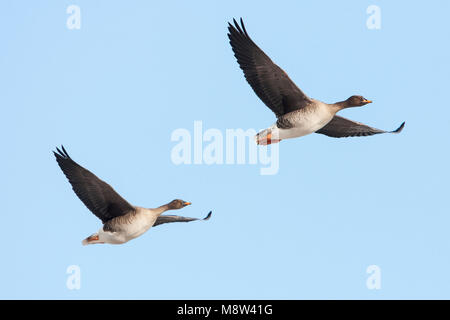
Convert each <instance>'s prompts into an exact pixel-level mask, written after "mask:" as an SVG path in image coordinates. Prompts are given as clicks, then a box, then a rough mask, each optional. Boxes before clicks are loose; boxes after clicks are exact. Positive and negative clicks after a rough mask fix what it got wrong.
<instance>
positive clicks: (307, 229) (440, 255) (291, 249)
mask: <svg viewBox="0 0 450 320" xmlns="http://www.w3.org/2000/svg"><path fill="white" fill-rule="evenodd" d="M72 4H75V5H78V6H79V7H80V8H81V29H79V30H69V29H68V28H67V27H66V20H67V18H68V17H69V15H68V14H67V13H66V9H67V7H68V6H69V5H72ZM369 5H378V6H379V7H380V9H381V29H380V30H369V29H368V28H367V26H366V20H367V19H368V17H369V15H368V14H367V13H366V9H367V7H368V6H369ZM449 12H450V2H448V1H444V0H442V1H437V0H436V1H422V2H420V3H419V2H417V3H413V4H412V3H411V2H410V1H381V0H370V1H360V0H354V1H345V2H342V1H341V2H338V1H276V2H274V1H246V2H243V1H234V0H230V1H222V2H219V1H163V2H162V1H88V0H73V1H56V0H55V1H2V2H1V4H0V38H1V39H2V46H1V48H2V49H1V50H0V88H1V89H0V92H1V93H0V108H1V117H0V137H1V146H2V151H1V158H0V159H1V160H0V164H1V165H0V171H1V182H0V194H1V199H2V201H1V202H2V206H1V207H2V208H1V211H2V212H1V226H2V228H1V229H2V231H1V233H0V240H1V260H0V261H1V263H0V298H27V299H37V298H40V299H41V298H44V299H47V298H60V299H101V298H113V299H116V298H125V299H197V298H198V299H219V298H238V299H239V298H245V299H251V298H255V299H272V298H274V299H303V298H325V299H334V298H342V299H348V298H358V299H393V298H447V299H448V298H450V273H449V270H450V232H449V226H450V212H449V209H448V199H449V188H448V181H449V179H450V175H449V167H448V164H449V160H450V153H449V137H450V102H449V80H450V79H449V75H450V62H449V61H450V60H449V56H450V54H449V53H450V45H449V38H450V25H449V22H448V14H449ZM233 17H236V18H238V17H243V18H244V20H245V22H246V27H247V31H248V32H249V33H250V35H251V36H252V38H253V40H254V41H255V42H256V43H257V44H258V45H259V46H260V47H261V48H262V49H263V50H264V51H265V52H266V53H267V54H268V55H269V56H270V57H271V58H272V59H273V60H274V61H275V62H276V63H277V64H278V65H280V67H282V68H283V69H284V70H286V72H287V73H288V74H289V75H290V77H291V78H292V79H293V80H294V81H295V82H296V83H297V85H298V86H299V87H300V88H302V89H303V90H304V91H305V92H306V93H307V94H308V95H309V96H311V97H313V98H317V99H320V100H323V101H326V102H335V101H339V100H343V99H346V98H347V97H349V96H350V95H352V94H361V95H364V96H365V97H366V98H368V99H372V100H374V103H373V104H370V105H367V106H365V107H363V108H358V109H351V110H345V112H342V115H344V116H345V117H349V118H351V119H354V120H357V121H361V122H364V123H367V124H369V125H372V126H374V127H377V128H381V129H386V130H392V129H395V128H397V126H398V125H399V124H400V123H401V122H402V121H406V127H405V129H404V131H403V132H402V133H401V134H400V135H379V136H373V137H368V138H347V139H333V138H328V137H326V136H322V135H310V136H307V137H303V138H300V139H293V140H287V141H283V142H282V143H281V144H280V170H279V172H278V174H276V175H272V176H262V175H260V173H259V169H260V166H259V165H251V164H245V165H205V164H204V165H178V166H177V165H175V164H173V163H172V161H171V157H170V153H171V150H172V148H173V147H174V145H175V143H174V142H172V141H171V140H170V137H171V134H172V132H173V131H174V130H175V129H178V128H186V129H188V130H191V131H192V130H193V124H194V121H195V120H201V121H203V127H204V130H206V129H208V128H217V129H219V130H222V131H223V132H224V131H225V130H226V129H233V128H244V129H247V128H256V129H261V128H264V127H267V126H269V125H271V124H272V123H273V121H274V120H275V118H274V115H273V114H272V112H271V111H270V110H269V109H268V108H266V107H265V105H264V104H263V103H262V102H261V101H260V100H259V99H258V98H257V96H256V95H255V94H254V93H253V91H252V90H251V88H250V86H249V85H248V84H247V83H246V81H245V79H244V77H243V74H242V71H241V70H240V69H239V67H238V65H237V62H236V60H235V58H234V56H233V54H232V51H231V48H230V45H229V43H228V38H227V22H228V21H230V20H231V19H232V18H233ZM60 144H64V145H65V147H66V148H67V150H68V152H69V153H70V155H71V156H72V158H73V159H74V160H76V161H77V162H78V163H80V164H81V165H83V166H85V167H86V168H88V169H89V170H91V171H92V172H94V173H95V174H97V175H98V176H99V177H100V178H102V179H104V180H105V181H107V182H108V183H110V184H111V185H112V186H113V187H114V188H115V189H116V190H117V191H118V192H119V193H120V194H121V195H122V196H123V197H125V198H126V199H127V200H129V201H130V202H131V203H133V204H136V205H140V206H145V207H155V206H159V205H161V204H164V203H166V202H168V201H170V200H172V199H174V198H181V199H184V200H186V201H192V203H193V205H192V206H190V207H187V208H184V209H183V210H180V211H177V212H176V214H180V215H186V216H191V217H203V216H204V215H205V214H206V213H207V212H208V211H209V210H213V216H212V218H211V220H210V221H208V222H192V223H188V224H166V225H163V226H159V227H157V228H155V229H151V230H150V231H149V232H148V233H146V234H144V235H143V236H142V237H140V238H137V239H135V240H133V241H131V242H128V243H127V244H124V245H121V246H112V245H95V246H82V245H81V240H82V239H84V238H85V237H86V236H89V235H90V234H91V233H93V232H95V231H97V230H98V228H100V226H101V223H100V221H99V220H98V219H97V218H96V217H95V216H94V215H92V214H91V213H90V212H89V211H88V209H86V208H85V207H84V205H83V204H82V202H81V201H80V200H78V198H77V197H76V196H75V194H74V193H73V192H72V190H71V187H70V185H69V183H68V181H67V180H66V178H65V177H64V175H63V173H62V172H61V170H60V169H59V167H58V166H57V163H56V162H55V160H54V156H53V154H52V150H54V148H55V146H58V145H60ZM70 265H77V266H79V267H80V270H81V288H80V289H79V290H69V289H68V288H67V286H66V281H67V278H68V276H69V275H68V274H67V273H66V270H67V267H68V266H70ZM370 265H377V266H379V267H380V269H381V289H380V290H369V289H368V288H367V286H366V279H367V278H368V277H369V275H368V274H367V273H366V269H367V267H368V266H370Z"/></svg>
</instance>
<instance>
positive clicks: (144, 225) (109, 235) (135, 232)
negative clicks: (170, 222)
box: [99, 214, 157, 244]
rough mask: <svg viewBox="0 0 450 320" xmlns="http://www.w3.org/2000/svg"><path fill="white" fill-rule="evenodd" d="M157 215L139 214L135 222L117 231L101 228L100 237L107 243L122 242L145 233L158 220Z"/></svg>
mask: <svg viewBox="0 0 450 320" xmlns="http://www.w3.org/2000/svg"><path fill="white" fill-rule="evenodd" d="M156 218H157V217H156V216H152V215H146V214H139V215H137V216H136V218H135V219H134V220H133V223H130V224H126V225H124V226H122V228H121V229H122V230H120V231H117V232H109V231H106V232H105V231H103V229H100V231H99V236H100V239H101V240H102V241H104V242H106V243H111V244H121V243H125V242H128V241H130V240H132V239H134V238H137V237H139V236H141V235H143V234H144V233H145V232H147V231H148V229H150V228H151V227H152V225H153V224H154V223H155V221H156Z"/></svg>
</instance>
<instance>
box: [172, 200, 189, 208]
mask: <svg viewBox="0 0 450 320" xmlns="http://www.w3.org/2000/svg"><path fill="white" fill-rule="evenodd" d="M190 204H191V203H190V202H186V201H183V200H180V199H175V200H172V201H170V202H169V204H168V207H169V210H176V209H181V208H184V207H186V206H188V205H190Z"/></svg>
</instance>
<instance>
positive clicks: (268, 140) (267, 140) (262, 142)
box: [256, 133, 281, 146]
mask: <svg viewBox="0 0 450 320" xmlns="http://www.w3.org/2000/svg"><path fill="white" fill-rule="evenodd" d="M280 141H281V139H272V134H271V133H268V134H267V135H266V136H265V137H264V138H262V139H258V140H257V142H256V143H257V144H260V145H263V146H267V145H269V144H272V143H278V142H280Z"/></svg>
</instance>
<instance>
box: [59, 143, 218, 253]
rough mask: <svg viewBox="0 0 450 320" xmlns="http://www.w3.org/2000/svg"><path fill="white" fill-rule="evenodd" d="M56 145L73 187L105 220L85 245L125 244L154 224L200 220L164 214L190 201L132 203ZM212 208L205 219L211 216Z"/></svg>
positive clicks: (93, 210)
mask: <svg viewBox="0 0 450 320" xmlns="http://www.w3.org/2000/svg"><path fill="white" fill-rule="evenodd" d="M61 148H62V150H60V149H58V148H56V150H57V152H53V153H54V155H55V157H56V161H57V162H58V164H59V166H60V167H61V170H62V171H63V172H64V174H65V176H66V177H67V179H68V180H69V182H70V184H71V185H72V189H73V191H75V194H76V195H77V196H78V198H80V200H81V201H82V202H83V203H84V205H85V206H86V207H87V208H88V209H89V210H90V211H91V212H92V213H93V214H94V215H96V216H97V217H98V218H99V219H100V220H102V222H103V227H102V228H101V229H100V230H99V231H98V232H96V233H94V234H93V235H91V236H89V237H87V238H86V239H84V240H83V241H82V244H83V245H87V244H95V243H111V244H122V243H125V242H128V241H130V240H131V239H134V238H137V237H139V236H140V235H142V234H143V233H144V232H146V231H147V230H148V229H150V228H151V227H154V226H158V225H160V224H163V223H170V222H189V221H194V220H199V219H196V218H187V217H181V216H174V215H161V214H162V213H164V212H165V211H167V210H176V209H181V208H184V207H185V206H188V205H190V204H191V203H190V202H186V201H183V200H179V199H176V200H173V201H171V202H169V203H168V204H165V205H162V206H160V207H158V208H154V209H147V208H141V207H136V206H133V205H131V204H129V203H128V202H127V201H126V200H125V199H124V198H122V197H121V196H120V195H119V194H118V193H117V192H116V191H114V189H113V188H112V187H111V186H110V185H109V184H107V183H106V182H104V181H102V180H100V179H99V178H98V177H97V176H95V175H94V174H93V173H92V172H90V171H89V170H86V169H85V168H83V167H82V166H80V165H79V164H77V163H76V162H75V161H73V160H72V159H71V158H70V156H69V154H68V153H67V151H66V150H65V149H64V147H63V146H61ZM210 217H211V212H209V213H208V215H207V216H206V217H205V218H204V219H203V220H208V219H209V218H210Z"/></svg>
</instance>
